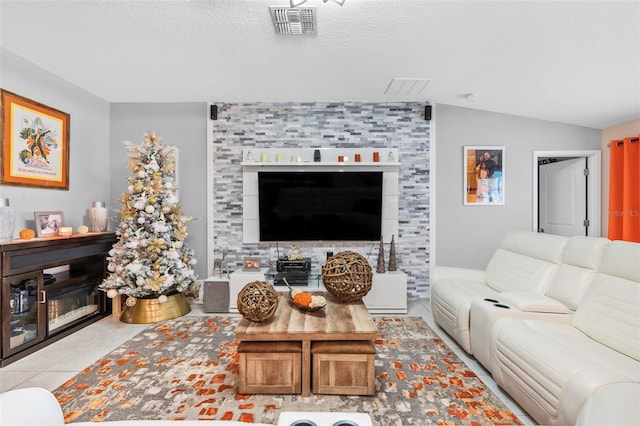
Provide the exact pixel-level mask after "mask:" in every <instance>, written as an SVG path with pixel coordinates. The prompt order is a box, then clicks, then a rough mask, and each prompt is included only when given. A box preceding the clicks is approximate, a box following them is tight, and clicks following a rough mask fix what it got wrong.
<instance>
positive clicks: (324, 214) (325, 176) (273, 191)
mask: <svg viewBox="0 0 640 426" xmlns="http://www.w3.org/2000/svg"><path fill="white" fill-rule="evenodd" d="M258 205H259V206H258V207H259V218H260V219H259V222H260V226H259V229H260V241H377V240H379V239H380V235H381V228H382V172H362V171H326V172H258Z"/></svg>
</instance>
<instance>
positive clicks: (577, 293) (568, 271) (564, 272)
mask: <svg viewBox="0 0 640 426" xmlns="http://www.w3.org/2000/svg"><path fill="white" fill-rule="evenodd" d="M608 245H609V240H608V239H606V238H594V237H582V236H576V237H571V238H570V239H569V241H568V242H567V245H566V246H565V248H564V252H563V253H562V263H561V265H560V267H559V268H558V272H557V273H556V276H555V278H554V280H553V282H552V283H551V287H550V288H549V291H548V292H547V296H549V297H552V298H554V299H556V300H557V301H559V302H561V303H563V304H564V305H566V306H568V307H569V308H570V309H572V310H574V311H575V310H576V309H577V307H578V305H579V304H580V302H581V301H582V298H583V297H584V295H585V293H586V292H587V290H588V289H589V287H591V284H593V280H594V279H595V277H596V271H597V269H598V268H599V267H600V263H601V261H602V256H603V254H604V251H605V249H606V248H607V246H608Z"/></svg>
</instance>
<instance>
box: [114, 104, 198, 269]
mask: <svg viewBox="0 0 640 426" xmlns="http://www.w3.org/2000/svg"><path fill="white" fill-rule="evenodd" d="M149 131H153V132H154V133H155V134H156V135H158V136H160V137H161V138H162V143H163V144H164V145H175V146H177V147H178V151H179V153H178V168H177V169H178V170H177V171H178V185H179V190H178V196H179V197H180V204H181V206H182V211H183V213H184V214H185V216H191V217H193V218H194V219H195V220H193V221H192V222H191V223H190V224H189V228H188V232H189V238H188V239H187V244H188V245H189V246H190V247H191V248H192V249H193V250H194V252H195V258H196V259H197V260H198V264H197V265H196V266H195V267H194V270H195V272H196V274H198V276H199V278H201V279H205V278H207V277H208V276H209V275H210V274H207V259H208V257H209V256H208V254H207V220H206V219H207V155H206V153H207V104H206V103H203V102H191V103H114V104H111V138H110V140H109V143H110V151H111V153H110V157H111V177H112V179H111V182H110V194H111V199H110V200H109V204H110V206H112V207H113V208H114V209H116V210H117V209H119V208H120V206H121V204H120V203H119V202H118V200H119V199H121V198H122V193H123V192H125V191H126V189H127V178H129V176H131V170H130V169H128V168H127V167H126V164H127V162H128V161H129V152H128V151H127V149H126V147H125V145H124V144H123V142H124V141H127V140H128V141H131V142H132V143H134V144H138V143H140V141H141V140H142V137H143V135H144V134H145V133H146V132H149ZM118 223H119V218H118V217H115V218H114V220H113V221H112V225H111V226H112V227H115V226H117V224H118Z"/></svg>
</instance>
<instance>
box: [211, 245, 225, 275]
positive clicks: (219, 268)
mask: <svg viewBox="0 0 640 426" xmlns="http://www.w3.org/2000/svg"><path fill="white" fill-rule="evenodd" d="M226 259H227V251H226V250H223V251H222V257H218V258H215V259H213V276H214V277H218V278H220V277H221V276H222V274H223V273H224V271H225V270H227V269H228V268H227V263H226V262H227V261H226Z"/></svg>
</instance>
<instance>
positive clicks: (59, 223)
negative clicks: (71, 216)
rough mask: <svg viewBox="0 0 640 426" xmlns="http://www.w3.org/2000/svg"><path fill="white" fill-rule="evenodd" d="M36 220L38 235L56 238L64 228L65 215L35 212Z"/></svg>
mask: <svg viewBox="0 0 640 426" xmlns="http://www.w3.org/2000/svg"><path fill="white" fill-rule="evenodd" d="M33 215H34V217H35V219H36V235H37V236H38V238H40V237H54V236H56V235H58V231H59V230H60V228H61V227H63V226H64V213H62V212H58V211H54V212H33Z"/></svg>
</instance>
